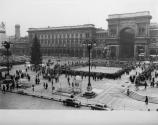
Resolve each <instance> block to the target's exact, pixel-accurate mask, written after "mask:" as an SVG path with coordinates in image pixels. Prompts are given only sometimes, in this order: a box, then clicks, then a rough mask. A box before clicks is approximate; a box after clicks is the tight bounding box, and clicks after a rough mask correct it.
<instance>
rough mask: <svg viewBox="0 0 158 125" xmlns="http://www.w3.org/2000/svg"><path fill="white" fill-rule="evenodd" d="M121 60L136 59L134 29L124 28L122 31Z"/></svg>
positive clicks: (120, 42)
mask: <svg viewBox="0 0 158 125" xmlns="http://www.w3.org/2000/svg"><path fill="white" fill-rule="evenodd" d="M119 44H120V52H119V57H120V58H133V57H134V30H133V29H132V28H129V27H128V28H124V29H122V30H121V31H120V41H119Z"/></svg>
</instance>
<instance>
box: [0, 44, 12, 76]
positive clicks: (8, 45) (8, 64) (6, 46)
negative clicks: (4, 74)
mask: <svg viewBox="0 0 158 125" xmlns="http://www.w3.org/2000/svg"><path fill="white" fill-rule="evenodd" d="M10 44H11V43H10V42H7V41H4V42H3V43H2V45H3V46H4V47H5V48H6V50H7V53H6V56H7V71H8V75H9V66H10V63H9V49H10Z"/></svg>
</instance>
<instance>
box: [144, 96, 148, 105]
mask: <svg viewBox="0 0 158 125" xmlns="http://www.w3.org/2000/svg"><path fill="white" fill-rule="evenodd" d="M148 103H149V100H148V96H145V104H146V105H148Z"/></svg>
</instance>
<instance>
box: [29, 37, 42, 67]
mask: <svg viewBox="0 0 158 125" xmlns="http://www.w3.org/2000/svg"><path fill="white" fill-rule="evenodd" d="M40 48H41V47H40V43H39V41H38V38H37V36H36V35H35V37H34V39H33V44H32V47H31V64H34V66H35V68H36V67H37V66H38V65H39V64H41V63H42V54H41V50H40Z"/></svg>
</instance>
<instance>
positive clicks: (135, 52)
mask: <svg viewBox="0 0 158 125" xmlns="http://www.w3.org/2000/svg"><path fill="white" fill-rule="evenodd" d="M136 57H137V45H134V58H136Z"/></svg>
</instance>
